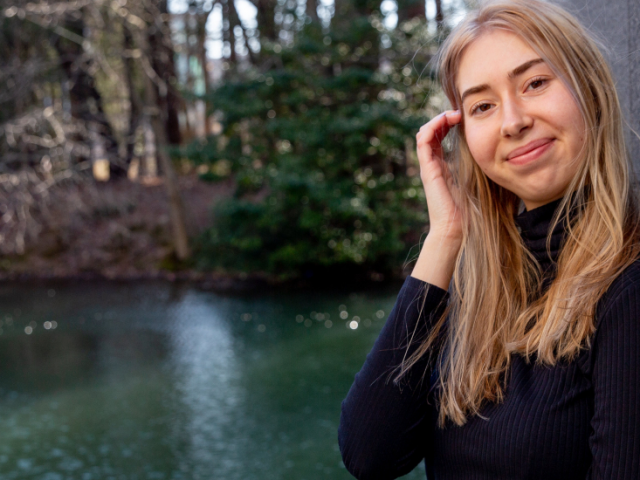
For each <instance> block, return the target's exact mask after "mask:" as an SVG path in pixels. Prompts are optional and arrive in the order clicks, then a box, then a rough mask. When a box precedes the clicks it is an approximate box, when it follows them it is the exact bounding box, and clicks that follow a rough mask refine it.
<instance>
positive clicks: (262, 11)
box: [254, 0, 278, 42]
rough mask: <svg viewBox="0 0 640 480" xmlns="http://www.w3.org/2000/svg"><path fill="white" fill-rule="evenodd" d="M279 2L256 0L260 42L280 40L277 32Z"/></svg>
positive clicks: (274, 0) (275, 0)
mask: <svg viewBox="0 0 640 480" xmlns="http://www.w3.org/2000/svg"><path fill="white" fill-rule="evenodd" d="M277 3H278V2H277V0H254V5H255V6H256V8H257V10H258V13H257V20H258V28H259V29H260V40H261V41H262V40H263V39H264V40H268V41H270V42H275V41H276V40H277V39H278V32H277V30H276V20H275V15H276V5H277Z"/></svg>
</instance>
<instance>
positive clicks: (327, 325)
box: [324, 320, 333, 328]
mask: <svg viewBox="0 0 640 480" xmlns="http://www.w3.org/2000/svg"><path fill="white" fill-rule="evenodd" d="M324 326H325V327H327V328H331V327H333V322H332V321H331V320H325V322H324Z"/></svg>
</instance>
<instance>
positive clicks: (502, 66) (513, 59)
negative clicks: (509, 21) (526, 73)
mask: <svg viewBox="0 0 640 480" xmlns="http://www.w3.org/2000/svg"><path fill="white" fill-rule="evenodd" d="M538 63H544V60H543V59H542V58H541V57H540V55H539V54H538V53H537V52H536V51H535V50H534V49H533V48H532V47H531V46H530V45H529V44H528V43H527V42H525V41H524V40H523V39H522V37H520V36H519V35H516V34H515V33H513V32H510V31H507V30H502V29H500V30H498V29H495V30H490V31H487V32H483V33H482V34H480V35H479V36H478V37H477V38H476V39H474V40H473V41H472V42H470V43H469V44H468V45H467V46H466V47H465V49H464V51H463V52H462V55H461V58H460V62H459V64H458V69H457V75H456V90H457V93H458V96H459V98H460V97H461V96H462V95H463V94H464V92H466V91H468V90H469V89H475V88H476V87H478V86H486V85H491V83H493V82H498V81H503V80H505V79H511V78H513V77H516V76H517V75H519V74H520V73H522V71H523V70H526V69H527V68H528V67H530V66H532V65H535V64H538Z"/></svg>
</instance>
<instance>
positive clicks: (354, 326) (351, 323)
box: [349, 320, 358, 330]
mask: <svg viewBox="0 0 640 480" xmlns="http://www.w3.org/2000/svg"><path fill="white" fill-rule="evenodd" d="M349 328H350V329H351V330H355V329H356V328H358V322H356V321H355V320H351V321H350V322H349Z"/></svg>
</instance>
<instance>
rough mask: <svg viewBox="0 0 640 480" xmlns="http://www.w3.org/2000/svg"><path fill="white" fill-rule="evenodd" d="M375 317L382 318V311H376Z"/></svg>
mask: <svg viewBox="0 0 640 480" xmlns="http://www.w3.org/2000/svg"><path fill="white" fill-rule="evenodd" d="M376 317H378V318H382V317H384V310H378V311H377V312H376Z"/></svg>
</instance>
